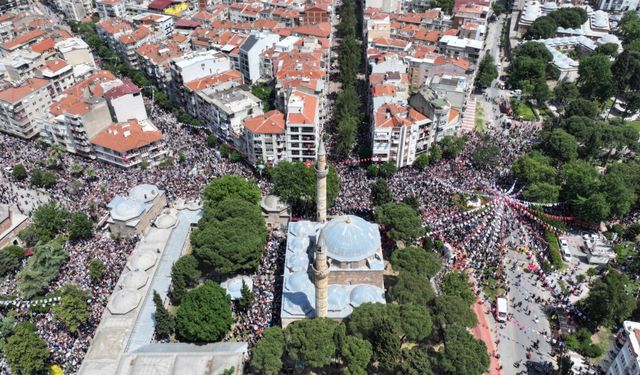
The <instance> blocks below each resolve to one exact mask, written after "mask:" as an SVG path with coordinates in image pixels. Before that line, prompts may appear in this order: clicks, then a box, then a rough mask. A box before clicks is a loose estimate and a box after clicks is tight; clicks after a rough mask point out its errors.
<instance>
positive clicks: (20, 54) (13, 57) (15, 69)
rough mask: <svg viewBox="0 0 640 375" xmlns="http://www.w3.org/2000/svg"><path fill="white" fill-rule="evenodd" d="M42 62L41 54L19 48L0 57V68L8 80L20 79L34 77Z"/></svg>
mask: <svg viewBox="0 0 640 375" xmlns="http://www.w3.org/2000/svg"><path fill="white" fill-rule="evenodd" d="M43 62H44V61H43V59H42V55H41V54H39V53H37V52H31V51H28V50H26V49H21V50H17V51H14V52H11V54H9V55H8V56H6V57H3V58H2V59H0V69H2V70H4V71H5V75H6V77H7V78H8V80H9V81H20V80H25V79H28V78H32V77H34V76H35V75H36V72H37V69H38V67H39V66H40V65H42V63H43Z"/></svg>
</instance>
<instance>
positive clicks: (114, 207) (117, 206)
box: [109, 197, 146, 221]
mask: <svg viewBox="0 0 640 375" xmlns="http://www.w3.org/2000/svg"><path fill="white" fill-rule="evenodd" d="M109 207H111V212H110V213H111V218H112V219H114V220H120V221H129V220H131V219H134V218H137V217H138V216H140V215H141V214H142V213H143V212H144V211H145V209H146V207H145V204H144V203H143V202H141V201H139V200H137V199H133V198H129V197H126V198H123V197H116V198H114V199H113V201H111V204H110V205H109Z"/></svg>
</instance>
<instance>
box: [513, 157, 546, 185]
mask: <svg viewBox="0 0 640 375" xmlns="http://www.w3.org/2000/svg"><path fill="white" fill-rule="evenodd" d="M512 169H513V173H514V174H515V175H516V177H518V178H519V179H521V180H524V181H525V182H527V183H529V184H532V183H536V182H550V181H554V180H555V178H556V175H557V171H556V169H555V168H554V167H552V166H551V159H550V158H549V157H548V156H545V155H543V154H542V153H540V152H539V151H533V152H530V153H528V154H526V155H524V156H521V157H520V158H519V159H517V160H516V161H515V162H514V163H513V166H512Z"/></svg>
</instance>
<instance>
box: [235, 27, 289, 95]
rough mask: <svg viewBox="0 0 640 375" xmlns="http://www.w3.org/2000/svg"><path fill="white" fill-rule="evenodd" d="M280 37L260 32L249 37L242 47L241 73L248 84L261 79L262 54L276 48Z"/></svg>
mask: <svg viewBox="0 0 640 375" xmlns="http://www.w3.org/2000/svg"><path fill="white" fill-rule="evenodd" d="M279 40H280V36H279V35H278V34H274V33H267V32H260V33H254V34H251V35H249V37H248V38H247V39H246V40H245V41H244V43H243V44H242V45H241V46H240V56H239V57H240V72H241V73H242V75H243V76H244V80H245V82H247V83H251V84H253V83H255V82H257V81H258V80H259V79H260V54H261V53H262V52H263V51H265V50H266V49H268V48H271V47H273V46H274V44H275V43H277V42H278V41H279Z"/></svg>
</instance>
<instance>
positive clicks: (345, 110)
mask: <svg viewBox="0 0 640 375" xmlns="http://www.w3.org/2000/svg"><path fill="white" fill-rule="evenodd" d="M356 7H357V5H356V2H355V1H354V0H345V1H343V3H342V7H341V8H340V25H339V26H338V31H339V33H340V36H341V38H342V40H341V44H340V52H339V58H338V62H339V64H340V78H341V81H342V90H341V91H340V92H339V93H338V96H337V98H336V121H337V128H336V147H335V154H336V155H337V156H338V157H339V158H346V157H348V156H349V154H350V153H351V150H352V149H353V146H354V144H355V142H356V138H357V135H358V126H359V125H360V123H361V122H362V119H363V118H362V112H361V111H360V106H361V105H362V103H361V101H360V97H359V96H358V93H357V91H356V82H357V75H358V72H359V71H360V65H361V61H362V47H361V45H360V42H359V40H358V38H357V35H358V34H359V28H358V19H357V17H356Z"/></svg>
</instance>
